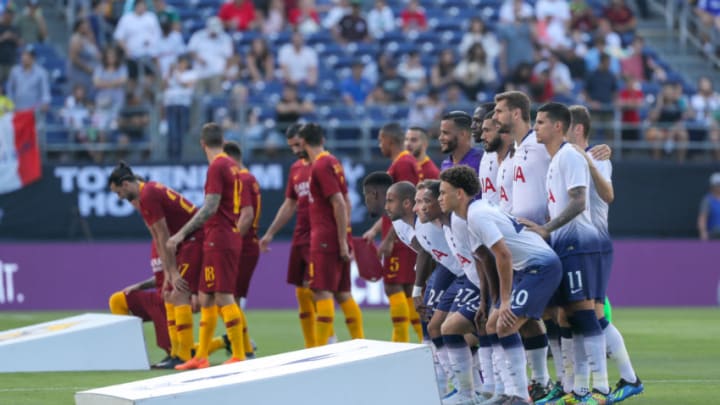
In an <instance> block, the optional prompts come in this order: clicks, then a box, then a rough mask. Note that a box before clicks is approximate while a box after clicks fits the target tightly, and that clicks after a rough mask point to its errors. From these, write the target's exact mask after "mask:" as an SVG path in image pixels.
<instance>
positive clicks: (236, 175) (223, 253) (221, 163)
mask: <svg viewBox="0 0 720 405" xmlns="http://www.w3.org/2000/svg"><path fill="white" fill-rule="evenodd" d="M224 143H225V142H224V139H223V131H222V128H221V127H220V126H219V125H217V124H215V123H208V124H205V125H204V126H203V127H202V130H201V132H200V145H201V146H202V148H203V150H204V151H205V155H206V156H207V159H208V162H210V164H209V166H208V171H207V180H206V182H205V202H204V203H203V206H202V208H200V209H199V210H198V211H197V213H196V214H195V215H194V216H193V217H192V219H190V221H188V222H187V223H186V224H185V225H184V226H183V227H182V228H181V229H180V230H179V231H178V232H177V233H175V234H174V235H173V236H172V237H170V239H169V240H168V242H167V246H168V248H169V249H170V250H175V248H176V247H177V245H178V243H180V241H182V240H184V239H185V238H186V237H187V236H188V235H189V234H191V233H193V232H195V231H196V230H198V229H200V228H201V227H202V228H203V231H204V237H205V243H204V246H203V265H202V268H203V271H202V274H201V277H202V279H201V280H200V281H199V288H198V289H199V300H200V306H201V309H200V341H199V345H198V349H197V352H196V353H195V357H193V358H192V359H190V360H189V361H187V362H185V363H184V364H181V365H179V366H177V367H176V369H177V370H190V369H196V368H205V367H209V366H210V362H209V361H208V351H209V347H210V342H211V340H212V337H213V334H214V333H215V326H216V324H217V317H218V313H217V309H218V307H220V314H221V316H222V318H223V320H224V321H225V328H226V330H227V335H228V338H229V339H230V345H231V347H232V357H231V358H230V359H229V360H227V361H226V363H233V362H236V361H241V360H245V347H244V343H243V334H242V325H243V324H244V323H245V321H244V319H245V315H244V314H243V313H242V310H241V309H240V307H239V306H238V304H237V302H235V298H234V293H235V288H236V286H237V277H238V274H237V273H238V267H239V261H240V251H241V249H242V237H241V236H240V232H239V231H238V229H237V226H236V223H237V220H238V218H239V216H240V197H239V195H238V193H237V190H239V188H240V184H241V179H240V168H239V167H238V166H237V164H235V161H233V160H232V159H231V158H230V157H229V156H228V155H227V154H225V153H223V151H222V147H223V144H224Z"/></svg>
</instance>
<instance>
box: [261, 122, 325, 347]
mask: <svg viewBox="0 0 720 405" xmlns="http://www.w3.org/2000/svg"><path fill="white" fill-rule="evenodd" d="M300 127H301V125H300V124H294V125H291V126H290V127H289V128H288V130H287V132H286V135H287V143H288V146H290V149H291V150H292V152H293V154H294V155H295V156H296V157H297V158H298V159H297V160H296V161H295V163H293V164H292V166H290V172H289V173H288V182H287V187H286V188H285V201H283V203H282V205H281V206H280V209H279V210H278V212H277V214H276V215H275V219H273V222H272V223H271V224H270V227H269V228H268V229H267V231H266V232H265V235H263V237H262V238H261V239H260V250H261V251H262V252H267V251H269V247H268V246H269V244H270V242H272V240H273V238H274V237H275V234H277V232H278V231H279V230H280V228H282V227H283V226H285V224H287V223H288V222H289V221H290V219H291V218H292V216H293V214H296V215H297V216H296V219H295V229H294V230H293V238H292V247H291V248H290V259H289V261H288V270H287V282H288V284H292V285H294V286H295V296H296V297H297V301H298V317H299V318H300V326H301V328H302V332H303V337H304V339H305V347H313V346H315V302H314V301H313V293H312V291H311V290H310V288H309V285H310V273H309V271H308V270H309V269H308V267H309V265H310V217H309V212H308V211H309V209H310V202H309V199H308V197H309V195H310V169H311V166H310V161H309V160H308V156H307V153H305V151H304V150H303V148H302V146H301V142H300V137H299V136H298V130H299V129H300Z"/></svg>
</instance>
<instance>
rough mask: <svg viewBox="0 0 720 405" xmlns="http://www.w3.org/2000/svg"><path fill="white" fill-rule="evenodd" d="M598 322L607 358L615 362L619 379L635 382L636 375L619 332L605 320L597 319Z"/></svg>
mask: <svg viewBox="0 0 720 405" xmlns="http://www.w3.org/2000/svg"><path fill="white" fill-rule="evenodd" d="M599 322H600V327H602V329H603V334H604V335H605V343H606V344H607V353H608V356H610V358H611V359H613V360H615V363H616V364H617V368H618V371H619V372H620V377H622V378H623V379H624V380H625V381H627V382H629V383H634V382H636V381H637V375H636V374H635V369H634V368H633V366H632V362H630V355H629V354H628V351H627V348H626V347H625V340H624V339H623V337H622V335H621V334H620V331H619V330H617V328H616V327H615V326H614V325H613V324H611V323H609V322H608V321H607V319H605V318H601V319H599Z"/></svg>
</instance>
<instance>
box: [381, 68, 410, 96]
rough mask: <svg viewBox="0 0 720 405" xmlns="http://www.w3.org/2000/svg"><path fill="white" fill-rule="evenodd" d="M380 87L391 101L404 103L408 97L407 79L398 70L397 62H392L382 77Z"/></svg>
mask: <svg viewBox="0 0 720 405" xmlns="http://www.w3.org/2000/svg"><path fill="white" fill-rule="evenodd" d="M379 87H380V88H382V90H383V93H384V94H385V96H386V97H387V101H388V102H390V103H404V102H406V101H407V99H408V86H407V80H405V78H404V77H402V76H400V75H399V74H398V71H397V63H393V64H390V65H389V66H388V67H387V70H386V71H385V73H384V74H383V75H382V77H381V78H380V83H379Z"/></svg>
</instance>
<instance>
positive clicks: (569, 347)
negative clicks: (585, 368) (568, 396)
mask: <svg viewBox="0 0 720 405" xmlns="http://www.w3.org/2000/svg"><path fill="white" fill-rule="evenodd" d="M574 346H575V345H574V341H573V335H572V329H570V328H564V327H562V326H561V327H560V353H562V364H563V366H562V371H563V374H562V380H561V381H562V386H563V391H564V392H567V393H569V392H572V390H573V386H574V385H575V364H574V359H575V354H574V353H575V349H574Z"/></svg>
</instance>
